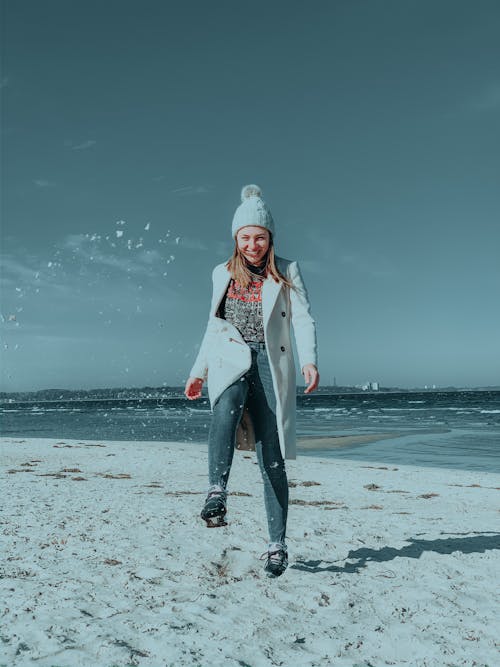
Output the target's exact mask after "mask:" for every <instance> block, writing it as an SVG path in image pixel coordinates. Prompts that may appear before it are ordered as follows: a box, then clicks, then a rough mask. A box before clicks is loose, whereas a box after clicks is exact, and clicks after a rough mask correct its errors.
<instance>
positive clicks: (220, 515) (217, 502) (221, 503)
mask: <svg viewBox="0 0 500 667" xmlns="http://www.w3.org/2000/svg"><path fill="white" fill-rule="evenodd" d="M226 512H227V507H226V493H225V492H224V491H209V493H208V495H207V499H206V500H205V506H204V507H203V509H202V510H201V514H200V516H201V518H202V519H203V521H205V522H206V524H207V528H219V527H220V526H227V522H226V520H225V518H224V517H225V516H226Z"/></svg>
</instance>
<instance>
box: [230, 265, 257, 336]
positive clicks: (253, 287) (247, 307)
mask: <svg viewBox="0 0 500 667" xmlns="http://www.w3.org/2000/svg"><path fill="white" fill-rule="evenodd" d="M251 271H252V278H253V280H252V283H251V284H250V285H249V287H246V288H245V287H243V286H241V285H240V284H239V283H238V281H237V280H233V279H232V278H231V281H230V282H229V285H228V288H227V291H226V294H225V295H224V298H223V299H222V302H221V305H220V316H221V317H222V318H224V319H225V320H227V321H228V322H231V324H233V325H234V326H235V327H236V328H237V329H238V331H239V332H240V333H241V335H242V336H243V340H245V341H246V342H247V343H249V342H251V341H252V342H259V343H263V342H264V322H263V319H262V283H263V277H262V273H263V271H264V269H259V268H258V267H255V266H252V267H251Z"/></svg>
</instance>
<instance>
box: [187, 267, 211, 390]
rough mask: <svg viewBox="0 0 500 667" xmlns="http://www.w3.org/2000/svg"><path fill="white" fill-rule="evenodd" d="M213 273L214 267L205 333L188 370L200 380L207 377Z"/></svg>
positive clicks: (191, 375)
mask: <svg viewBox="0 0 500 667" xmlns="http://www.w3.org/2000/svg"><path fill="white" fill-rule="evenodd" d="M214 274H215V269H214V270H213V272H212V303H211V304H210V312H209V314H208V322H207V326H206V329H205V333H204V335H203V338H202V341H201V345H200V348H199V350H198V354H197V355H196V359H195V361H194V364H193V366H192V368H191V370H190V371H189V377H195V378H201V379H202V380H204V381H206V379H207V377H208V359H207V352H208V350H209V347H210V342H209V340H210V323H211V320H212V309H213V306H214V298H215V295H214V291H213V283H214Z"/></svg>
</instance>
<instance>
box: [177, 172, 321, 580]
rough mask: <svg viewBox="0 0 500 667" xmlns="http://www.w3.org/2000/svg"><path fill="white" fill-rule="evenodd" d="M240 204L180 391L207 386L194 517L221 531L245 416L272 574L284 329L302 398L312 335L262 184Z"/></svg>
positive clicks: (287, 366)
mask: <svg viewBox="0 0 500 667" xmlns="http://www.w3.org/2000/svg"><path fill="white" fill-rule="evenodd" d="M241 200H242V203H241V205H240V206H239V207H238V208H237V209H236V212H235V214H234V218H233V224H232V235H233V239H234V240H235V247H234V252H233V256H232V257H231V259H230V260H229V261H228V262H225V263H223V264H219V265H218V266H216V267H215V269H214V271H213V274H212V281H213V294H212V304H211V308H210V314H209V319H208V324H207V328H206V331H205V335H204V337H203V341H202V344H201V346H200V350H199V352H198V356H197V358H196V361H195V363H194V365H193V367H192V369H191V372H190V377H189V378H188V380H187V382H186V388H185V391H184V393H185V395H186V396H187V398H188V399H190V400H194V399H197V398H200V396H201V389H202V385H203V382H204V381H205V380H208V394H209V398H210V403H211V406H212V412H213V415H212V421H211V426H210V431H209V436H208V464H209V489H208V495H207V499H206V502H205V506H204V508H203V510H202V512H201V517H202V518H203V519H204V520H205V521H206V522H207V526H209V527H212V526H218V525H225V521H224V517H225V514H226V500H227V482H228V478H229V472H230V469H231V464H232V460H233V453H234V446H235V441H236V439H237V437H238V436H237V433H238V435H241V432H242V426H243V424H242V420H243V423H245V424H246V426H247V430H246V440H247V448H248V440H251V439H252V437H253V436H254V439H255V448H256V452H257V459H258V462H259V466H260V470H261V472H262V477H263V481H264V500H265V507H266V512H267V521H268V527H269V536H270V542H269V545H268V551H267V561H266V564H265V570H266V571H267V573H268V576H274V577H277V576H280V575H281V574H283V572H284V571H285V569H286V567H287V565H288V553H287V546H286V543H285V534H286V521H287V513H288V481H287V476H286V470H285V461H284V459H294V458H296V441H295V402H296V385H295V367H294V361H293V352H292V344H291V337H290V323H292V325H293V330H294V335H295V342H296V345H297V351H298V356H299V362H300V366H301V369H302V374H303V376H304V378H305V382H306V383H307V388H306V389H305V393H310V392H312V391H314V390H315V389H316V388H317V386H318V383H319V373H318V369H317V353H316V329H315V323H314V320H313V319H312V317H311V315H310V309H309V302H308V298H307V291H306V289H305V286H304V283H303V281H302V277H301V274H300V271H299V268H298V266H297V262H292V261H290V260H287V259H283V258H281V257H278V256H277V255H275V252H274V221H273V218H272V216H271V212H270V210H269V208H268V207H267V205H266V204H265V202H264V201H263V200H262V195H261V191H260V188H259V187H258V186H256V185H246V186H245V187H244V188H243V189H242V192H241Z"/></svg>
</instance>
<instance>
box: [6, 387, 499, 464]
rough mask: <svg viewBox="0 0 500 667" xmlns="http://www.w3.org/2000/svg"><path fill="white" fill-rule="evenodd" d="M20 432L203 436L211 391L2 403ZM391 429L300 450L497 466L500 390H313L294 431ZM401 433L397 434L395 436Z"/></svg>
mask: <svg viewBox="0 0 500 667" xmlns="http://www.w3.org/2000/svg"><path fill="white" fill-rule="evenodd" d="M0 418H1V431H0V433H1V435H2V436H10V437H15V438H30V437H38V438H56V439H58V440H64V439H72V440H75V439H77V440H78V439H80V440H128V441H134V440H142V441H147V440H156V441H181V442H192V443H193V444H196V443H200V442H203V443H206V442H207V436H208V429H209V426H210V419H211V413H210V406H209V403H208V400H207V398H206V397H204V398H201V399H200V400H199V401H196V402H194V401H188V400H187V399H186V398H185V397H184V396H183V395H182V394H179V395H178V396H171V397H168V398H161V399H134V400H132V399H128V400H125V399H109V400H81V401H77V400H71V401H68V400H61V401H34V402H23V403H15V402H10V403H3V404H1V405H0ZM374 433H375V434H391V438H387V439H382V440H380V441H378V442H370V443H364V444H354V445H350V446H346V447H342V448H333V449H332V448H326V449H325V448H321V447H318V448H317V449H314V450H311V449H307V450H301V449H300V447H299V454H304V455H311V456H315V455H316V456H317V455H321V456H328V457H334V458H348V459H358V460H367V461H378V462H381V463H390V464H397V463H400V464H405V463H406V464H414V465H431V466H443V467H455V468H457V467H458V468H464V469H471V470H489V471H492V472H500V391H456V392H450V391H446V392H439V391H435V392H434V391H433V392H429V391H426V392H422V393H415V392H401V393H384V392H377V393H369V394H367V393H362V394H312V395H311V396H305V395H303V394H299V395H298V397H297V435H298V437H299V438H300V437H306V436H312V437H314V436H330V437H331V436H344V435H353V436H356V435H363V434H374ZM395 435H397V436H398V437H394V436H395Z"/></svg>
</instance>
